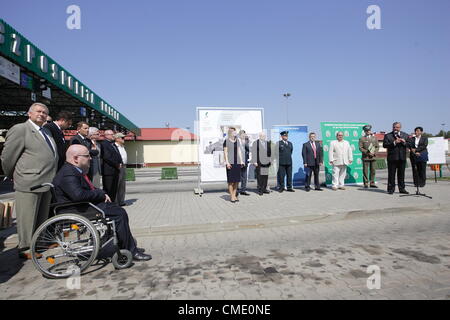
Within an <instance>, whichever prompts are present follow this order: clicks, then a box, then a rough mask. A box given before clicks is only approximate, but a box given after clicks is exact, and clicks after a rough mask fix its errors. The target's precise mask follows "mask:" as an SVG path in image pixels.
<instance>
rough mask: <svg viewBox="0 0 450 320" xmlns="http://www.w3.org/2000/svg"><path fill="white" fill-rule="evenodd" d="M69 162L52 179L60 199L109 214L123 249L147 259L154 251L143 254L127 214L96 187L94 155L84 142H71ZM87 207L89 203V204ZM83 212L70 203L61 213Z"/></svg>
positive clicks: (139, 257) (57, 196)
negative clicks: (92, 167)
mask: <svg viewBox="0 0 450 320" xmlns="http://www.w3.org/2000/svg"><path fill="white" fill-rule="evenodd" d="M66 159H67V163H66V164H65V165H64V166H63V167H62V168H61V170H60V171H59V172H58V174H57V175H56V177H55V179H54V180H53V185H54V186H55V192H56V201H57V202H62V203H64V202H90V203H92V204H94V205H96V206H97V207H99V208H100V209H102V210H103V211H104V212H105V215H106V217H107V218H110V219H112V220H114V221H115V223H116V232H117V237H118V239H119V247H120V249H127V250H129V251H130V252H131V254H132V255H133V259H134V260H136V261H147V260H150V259H151V258H152V256H151V255H147V254H144V251H145V250H144V249H141V248H138V247H137V243H136V241H135V240H134V238H133V235H132V234H131V230H130V226H129V222H128V221H129V220H128V214H127V212H126V211H125V210H124V209H123V208H121V207H119V206H118V205H117V204H115V203H112V202H111V198H110V195H108V194H106V193H105V191H103V190H102V189H97V188H95V187H94V185H93V184H92V182H91V181H90V179H89V178H88V176H87V173H88V172H89V167H90V160H91V156H90V154H89V150H88V149H87V148H86V147H85V146H83V145H76V144H75V145H72V146H71V147H70V148H69V149H68V150H67V154H66ZM86 208H87V206H86ZM65 211H67V212H72V213H73V212H80V211H83V208H80V207H69V208H67V209H65V210H63V211H62V212H61V213H64V212H65Z"/></svg>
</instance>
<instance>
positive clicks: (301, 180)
mask: <svg viewBox="0 0 450 320" xmlns="http://www.w3.org/2000/svg"><path fill="white" fill-rule="evenodd" d="M283 131H289V141H290V142H292V144H293V146H294V150H293V152H292V175H293V177H292V184H293V186H294V187H300V186H304V185H305V166H304V164H303V157H302V148H303V144H304V143H305V142H308V126H307V125H275V126H273V128H272V133H271V139H272V142H273V143H274V144H275V143H277V142H278V141H280V140H281V137H280V133H281V132H283ZM274 151H275V158H276V159H278V150H274ZM275 165H276V167H275V170H278V161H275Z"/></svg>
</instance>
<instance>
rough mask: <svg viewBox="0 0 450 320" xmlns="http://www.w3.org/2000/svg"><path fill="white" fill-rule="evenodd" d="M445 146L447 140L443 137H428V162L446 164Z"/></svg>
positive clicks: (446, 145)
mask: <svg viewBox="0 0 450 320" xmlns="http://www.w3.org/2000/svg"><path fill="white" fill-rule="evenodd" d="M446 147H448V142H447V139H444V137H436V138H428V159H429V160H428V164H446V163H447V159H446V156H445V149H446Z"/></svg>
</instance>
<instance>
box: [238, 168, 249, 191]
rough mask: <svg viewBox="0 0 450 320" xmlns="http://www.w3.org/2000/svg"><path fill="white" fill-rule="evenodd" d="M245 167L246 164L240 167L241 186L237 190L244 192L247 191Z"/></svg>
mask: <svg viewBox="0 0 450 320" xmlns="http://www.w3.org/2000/svg"><path fill="white" fill-rule="evenodd" d="M247 169H248V166H244V167H242V168H241V187H240V188H239V190H238V192H246V191H247V180H248V175H247Z"/></svg>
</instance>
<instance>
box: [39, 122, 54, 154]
mask: <svg viewBox="0 0 450 320" xmlns="http://www.w3.org/2000/svg"><path fill="white" fill-rule="evenodd" d="M39 131H41V132H42V135H43V136H44V138H45V141H47V144H48V146H49V147H50V150H52V152H53V155H55V150H54V149H53V145H52V143H51V142H50V139H49V138H48V137H47V135H46V134H45V131H44V129H43V128H40V129H39Z"/></svg>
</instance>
